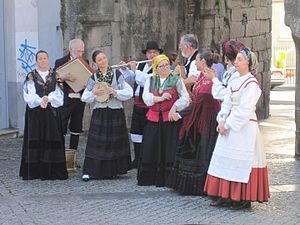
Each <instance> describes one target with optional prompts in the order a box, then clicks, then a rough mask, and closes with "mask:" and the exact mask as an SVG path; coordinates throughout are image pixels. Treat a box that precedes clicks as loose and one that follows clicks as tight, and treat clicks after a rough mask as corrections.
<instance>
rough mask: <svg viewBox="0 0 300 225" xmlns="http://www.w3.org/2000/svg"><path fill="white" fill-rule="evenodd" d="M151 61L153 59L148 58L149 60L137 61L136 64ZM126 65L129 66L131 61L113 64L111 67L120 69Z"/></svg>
mask: <svg viewBox="0 0 300 225" xmlns="http://www.w3.org/2000/svg"><path fill="white" fill-rule="evenodd" d="M151 61H152V60H151V59H148V60H142V61H136V64H141V63H147V62H151ZM126 66H129V63H124V64H116V65H113V66H111V68H112V69H119V68H121V67H126Z"/></svg>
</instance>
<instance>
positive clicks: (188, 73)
mask: <svg viewBox="0 0 300 225" xmlns="http://www.w3.org/2000/svg"><path fill="white" fill-rule="evenodd" d="M198 46H199V44H198V38H197V36H196V35H194V34H185V35H183V36H182V37H181V38H180V43H179V49H180V50H181V55H182V56H183V57H184V58H186V59H187V60H186V62H185V64H184V67H185V79H184V84H185V85H186V87H187V90H188V91H189V92H191V90H192V86H193V85H194V84H195V83H196V80H197V77H198V76H199V75H200V71H198V70H197V66H196V62H195V59H196V56H197V54H198Z"/></svg>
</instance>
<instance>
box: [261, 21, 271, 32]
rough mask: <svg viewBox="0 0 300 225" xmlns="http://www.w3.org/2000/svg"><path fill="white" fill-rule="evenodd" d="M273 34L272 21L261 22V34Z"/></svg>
mask: <svg viewBox="0 0 300 225" xmlns="http://www.w3.org/2000/svg"><path fill="white" fill-rule="evenodd" d="M270 32H271V20H270V19H266V20H260V33H261V34H266V33H270Z"/></svg>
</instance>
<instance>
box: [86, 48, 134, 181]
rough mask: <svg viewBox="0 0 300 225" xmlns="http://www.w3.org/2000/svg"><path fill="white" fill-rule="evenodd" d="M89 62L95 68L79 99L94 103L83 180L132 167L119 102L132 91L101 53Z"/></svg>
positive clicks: (116, 172)
mask: <svg viewBox="0 0 300 225" xmlns="http://www.w3.org/2000/svg"><path fill="white" fill-rule="evenodd" d="M92 59H93V61H94V63H96V64H97V66H98V68H97V70H96V72H95V73H94V74H93V75H92V76H91V77H90V79H89V81H88V84H87V87H86V88H85V90H84V92H83V95H82V97H81V100H82V101H84V102H87V103H95V104H94V108H93V113H92V118H91V123H90V129H89V133H88V140H87V144H86V150H85V159H84V165H83V176H82V180H83V181H89V180H90V179H111V178H114V177H115V176H117V175H121V174H126V173H127V171H128V170H129V169H130V167H131V165H130V164H131V157H130V146H129V139H128V133H127V127H126V121H125V114H124V109H123V106H122V101H126V100H128V99H130V98H131V97H132V93H133V91H132V88H131V87H130V85H129V84H127V83H126V82H125V80H124V78H123V76H122V74H121V72H119V71H118V70H113V69H111V67H110V66H109V65H108V59H107V57H106V55H105V54H104V53H103V52H102V51H100V50H96V51H95V52H94V53H93V55H92ZM98 87H100V88H98ZM101 87H102V88H101Z"/></svg>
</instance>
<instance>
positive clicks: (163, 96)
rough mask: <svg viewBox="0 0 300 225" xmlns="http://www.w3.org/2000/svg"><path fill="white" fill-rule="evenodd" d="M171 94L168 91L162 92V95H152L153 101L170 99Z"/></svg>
mask: <svg viewBox="0 0 300 225" xmlns="http://www.w3.org/2000/svg"><path fill="white" fill-rule="evenodd" d="M171 98H172V95H171V94H170V93H163V95H162V96H154V102H163V101H165V100H170V99H171Z"/></svg>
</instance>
